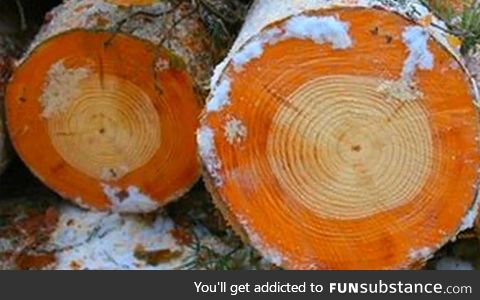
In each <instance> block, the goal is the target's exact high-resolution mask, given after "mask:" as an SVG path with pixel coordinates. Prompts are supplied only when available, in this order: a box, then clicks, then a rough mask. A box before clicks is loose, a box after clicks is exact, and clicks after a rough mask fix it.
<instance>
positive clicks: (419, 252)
mask: <svg viewBox="0 0 480 300" xmlns="http://www.w3.org/2000/svg"><path fill="white" fill-rule="evenodd" d="M433 252H434V251H432V249H430V248H427V247H424V248H420V249H415V250H411V251H410V253H409V255H408V256H409V257H410V258H411V259H413V260H416V261H424V260H427V259H429V258H430V257H432V256H433V254H434V253H433Z"/></svg>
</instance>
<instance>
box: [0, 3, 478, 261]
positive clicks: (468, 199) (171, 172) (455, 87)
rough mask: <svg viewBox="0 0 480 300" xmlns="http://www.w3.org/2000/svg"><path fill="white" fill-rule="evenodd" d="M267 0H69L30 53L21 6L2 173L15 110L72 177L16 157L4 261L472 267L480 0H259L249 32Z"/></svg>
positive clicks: (28, 140)
mask: <svg viewBox="0 0 480 300" xmlns="http://www.w3.org/2000/svg"><path fill="white" fill-rule="evenodd" d="M245 2H248V1H247V0H246V1H243V0H235V1H231V3H230V4H229V5H227V2H225V1H224V0H202V1H190V0H164V1H158V0H65V1H64V2H63V3H62V4H61V5H59V6H58V7H56V8H55V9H54V10H52V11H51V12H50V13H48V14H47V16H46V23H45V24H44V26H43V27H42V28H41V29H40V30H39V32H38V34H37V35H36V37H35V39H34V41H33V42H32V43H31V45H30V47H28V48H27V50H26V51H25V53H24V54H23V55H22V56H21V57H17V58H18V60H17V61H16V62H14V58H15V56H18V51H12V49H18V48H12V47H11V45H12V42H11V40H8V42H5V41H7V39H5V38H3V35H2V31H1V26H2V23H1V21H0V102H2V101H3V95H2V92H3V90H5V97H4V99H5V109H4V105H3V103H0V173H1V172H2V171H3V169H4V168H5V165H6V163H7V162H8V161H9V160H11V159H10V158H11V155H9V153H11V152H12V151H7V148H8V147H6V145H7V144H8V143H7V142H6V137H7V132H8V134H9V136H10V139H11V141H12V144H13V146H14V148H15V150H16V152H17V153H18V155H19V157H20V158H21V159H22V160H23V162H24V163H25V165H26V166H27V167H28V168H29V170H30V171H31V173H33V174H34V175H35V176H36V177H37V178H38V179H40V180H41V181H42V182H43V183H44V184H45V185H46V186H48V187H49V188H50V189H51V190H52V191H54V192H55V193H56V194H58V195H59V196H61V197H59V198H58V199H57V197H56V196H54V194H52V193H51V192H50V191H49V190H47V189H45V190H44V189H43V185H39V184H38V183H37V182H36V181H34V182H30V183H31V184H32V185H34V186H35V187H41V188H40V189H32V191H34V192H31V191H30V192H27V191H26V190H27V189H29V188H28V185H29V184H28V183H27V182H21V183H19V184H18V186H20V187H21V188H23V189H24V190H22V191H21V192H18V191H17V190H18V188H17V187H16V186H17V184H16V183H15V181H19V182H20V181H22V180H21V179H22V178H23V177H21V176H20V180H18V179H16V178H14V177H15V176H11V175H12V174H13V175H15V173H16V172H17V171H20V172H18V174H23V173H25V172H22V170H24V169H22V168H21V166H20V164H19V163H18V161H17V163H15V162H13V163H12V164H11V167H10V168H9V170H8V171H7V172H6V174H5V175H6V176H4V177H3V178H2V180H3V181H0V192H1V193H0V194H2V195H0V200H2V202H0V219H2V220H3V221H4V223H5V224H6V225H5V226H3V225H2V226H0V236H2V239H0V250H1V251H0V268H5V269H7V268H13V269H172V268H175V269H189V268H197V269H228V268H240V269H243V268H253V269H255V268H267V269H270V268H275V266H280V267H283V268H286V269H416V268H421V267H425V266H426V267H427V268H438V269H443V268H449V267H448V266H449V265H452V264H458V263H459V262H461V263H462V266H461V268H464V269H466V268H472V265H469V264H467V263H466V262H465V261H463V260H461V261H458V259H457V258H456V257H455V255H452V254H453V253H452V249H453V248H455V246H452V244H449V246H447V247H443V246H444V245H445V244H447V243H448V242H449V241H452V240H455V239H458V240H460V241H465V240H471V239H472V238H471V236H472V235H473V236H474V239H475V241H477V240H476V239H477V237H476V236H475V233H472V231H466V232H465V230H467V229H470V228H472V227H473V226H474V223H475V221H476V219H477V216H478V211H479V209H480V197H479V196H478V183H479V179H480V178H479V171H478V170H479V169H480V157H479V155H478V154H479V150H480V149H479V147H480V146H479V139H480V137H479V129H480V122H479V121H480V120H479V118H480V117H479V114H478V107H480V104H479V102H478V101H479V99H480V98H479V92H478V82H479V78H480V75H479V74H480V72H479V71H478V70H479V69H480V67H478V66H479V65H480V58H479V57H480V55H478V53H476V52H475V50H478V49H480V48H478V45H475V43H474V40H475V39H473V38H472V37H471V36H468V31H465V30H464V28H463V27H462V24H461V23H462V22H461V20H462V18H465V15H464V16H463V17H453V18H448V20H447V18H445V16H446V15H451V14H459V13H460V11H461V10H462V8H463V5H464V4H465V3H467V4H470V3H471V2H468V1H467V2H465V1H456V0H455V1H444V0H438V1H437V0H429V1H423V0H412V1H390V0H368V1H367V0H365V1H364V0H360V1H349V0H333V1H332V0H302V1H277V0H256V1H252V2H253V4H252V6H251V9H250V12H249V14H248V16H247V17H246V20H245V23H244V25H243V28H242V30H241V32H240V34H239V35H238V37H237V38H236V39H235V37H234V35H233V34H231V31H232V30H235V28H237V27H238V26H239V25H241V20H242V19H243V18H239V17H238V16H237V14H239V15H241V14H242V11H246V5H245ZM447 2H448V5H447ZM17 3H23V2H22V1H20V2H17ZM42 3H43V2H42ZM242 3H243V4H242ZM425 3H428V5H430V6H429V7H427V6H425ZM45 5H46V4H45ZM229 9H231V10H229ZM434 11H435V12H434ZM439 11H442V13H439ZM479 16H480V15H479ZM441 18H443V21H442V20H441ZM472 18H473V17H472ZM19 22H20V23H22V24H23V23H24V22H27V23H25V24H27V27H28V18H27V19H25V20H23V19H22V20H20V21H19ZM22 26H23V25H22ZM464 27H465V26H464ZM453 34H457V35H455V36H454V35H453ZM219 35H220V36H219ZM467 38H468V39H472V40H470V41H469V43H470V44H469V47H468V48H466V47H465V44H467V43H466V42H465V41H466V39H467ZM462 39H463V40H462ZM230 41H231V42H234V43H233V46H232V47H231V48H230V47H229V46H225V45H226V44H229V43H230ZM220 45H222V46H220ZM229 48H230V51H228V49H229ZM466 49H468V51H466ZM224 54H225V55H226V58H225V59H224V60H223V61H222V62H221V63H220V64H219V65H218V66H217V68H216V70H215V71H214V70H213V64H214V62H215V61H216V60H217V58H218V56H219V55H221V56H224ZM212 74H213V77H212ZM205 98H206V99H207V101H204V100H205ZM7 125H8V126H7ZM195 133H196V134H195ZM195 139H196V140H195ZM19 168H20V170H18V169H19ZM202 168H203V178H204V182H205V184H206V186H207V190H208V192H207V191H204V190H203V186H197V187H200V189H197V188H196V189H194V190H193V191H192V192H190V193H189V194H188V195H185V196H184V194H186V192H187V191H189V190H190V188H191V187H192V186H193V185H194V184H195V183H196V182H197V180H198V179H199V178H200V176H201V175H202ZM12 170H13V171H14V172H13V173H12ZM26 173H28V172H26ZM6 178H8V180H6ZM28 178H30V179H32V178H33V177H28ZM30 181H31V180H30ZM2 184H3V185H2ZM6 186H8V188H6ZM36 191H43V192H36ZM9 192H13V194H11V195H8V193H9ZM44 193H45V194H44ZM210 195H211V196H212V198H213V202H214V204H215V205H216V207H217V208H218V210H215V209H214V208H213V206H212V205H210V204H209V203H208V201H209V199H210ZM23 198H25V199H23ZM60 198H65V199H68V200H71V202H72V203H68V202H65V201H62V200H63V199H60ZM6 199H9V200H10V201H3V200H6ZM176 199H181V201H178V202H177V203H174V204H170V203H171V202H173V200H176ZM32 203H37V204H39V207H37V208H36V209H31V204H32ZM42 203H43V204H42ZM71 204H75V205H71ZM167 204H170V205H169V206H166V205H167ZM165 206H166V207H165ZM160 207H165V209H161V210H160V209H159V208H160ZM17 211H18V212H17ZM132 213H133V214H132ZM135 214H136V215H135ZM222 214H223V216H224V217H225V219H226V220H227V222H228V224H225V223H224V221H223V219H222V218H221V215H222ZM212 224H214V225H213V226H211V225H212ZM228 225H231V228H232V229H233V230H230V229H229V228H227V227H228ZM216 232H221V234H219V235H217V234H216ZM234 232H235V233H237V234H238V236H239V237H240V238H241V239H242V240H243V241H244V242H245V243H246V244H247V245H251V246H253V247H254V248H255V249H257V250H258V252H259V253H260V254H261V255H262V256H263V257H264V259H260V258H259V257H258V256H257V252H255V251H252V249H251V248H249V247H248V246H246V247H244V246H242V244H241V242H240V240H239V239H237V238H236V237H235V234H234ZM460 232H462V234H459V233H460ZM468 236H470V238H466V237H468ZM477 242H478V241H477ZM455 245H456V244H455ZM442 247H443V248H442ZM440 248H442V250H440V251H439V249H440ZM435 253H437V254H438V253H440V254H439V255H437V256H436V257H434V255H435ZM432 257H434V259H431V258H432ZM456 259H457V260H456ZM427 261H428V263H427ZM464 263H465V264H464Z"/></svg>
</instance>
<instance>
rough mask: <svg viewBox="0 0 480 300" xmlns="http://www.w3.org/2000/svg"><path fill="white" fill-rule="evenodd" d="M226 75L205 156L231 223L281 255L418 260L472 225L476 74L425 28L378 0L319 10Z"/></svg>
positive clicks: (282, 260) (334, 265)
mask: <svg viewBox="0 0 480 300" xmlns="http://www.w3.org/2000/svg"><path fill="white" fill-rule="evenodd" d="M295 18H297V19H295ZM292 20H296V21H302V22H300V24H296V23H294V25H295V26H293V25H291V23H292ZM366 20H375V21H374V24H372V23H371V22H367V21H366ZM289 22H290V23H289ZM310 23H312V24H316V26H312V28H315V29H319V28H320V29H322V30H319V31H315V30H313V29H310V27H309V26H307V25H308V24H310ZM288 24H290V27H289V26H288ZM293 33H295V34H293ZM217 75H218V74H217ZM217 77H218V80H214V85H213V87H212V96H211V97H210V99H211V101H210V102H209V103H208V104H207V107H206V109H205V114H204V117H203V119H202V121H201V125H202V128H203V129H204V130H203V134H201V135H200V136H201V137H202V138H200V139H199V141H198V142H199V145H200V155H201V157H202V158H203V162H204V165H205V166H206V173H207V176H209V177H214V178H220V179H221V184H217V185H214V186H213V188H212V189H213V190H214V194H216V195H218V197H217V198H219V199H220V200H219V201H220V202H222V205H220V206H223V207H224V209H223V211H227V215H229V220H231V222H232V223H234V224H235V225H234V226H233V227H234V228H242V230H241V231H242V232H244V233H245V234H246V235H247V236H248V238H249V240H250V242H251V243H252V245H253V246H255V247H256V248H257V249H258V250H260V252H262V254H264V255H265V256H266V257H267V258H270V259H271V260H272V261H273V262H274V263H277V264H280V265H282V266H284V267H286V268H292V269H318V268H321V269H395V268H418V267H420V266H421V265H422V264H423V263H424V262H425V261H426V260H427V259H428V258H429V257H431V255H432V254H433V253H434V252H435V251H436V250H437V249H439V248H440V247H441V246H442V245H443V244H444V243H446V242H447V241H449V240H450V239H451V238H452V237H453V236H455V235H456V233H457V232H458V230H459V227H462V228H463V227H465V226H468V227H470V226H471V225H472V224H471V223H472V220H473V219H474V216H470V215H467V217H465V218H464V216H465V214H466V213H467V212H468V211H474V212H476V211H477V210H478V206H477V205H475V206H474V207H473V208H472V203H473V202H474V200H473V199H474V197H475V193H476V190H477V188H478V186H477V185H478V168H479V163H480V161H479V159H478V151H479V147H478V143H477V140H478V136H479V128H478V122H479V121H478V115H477V110H476V107H475V104H474V103H475V100H476V99H475V97H474V96H473V95H472V92H471V91H472V86H471V83H472V81H471V79H470V78H469V76H468V74H466V73H465V72H464V70H463V67H462V66H461V65H460V63H459V62H458V61H457V60H456V58H455V57H454V55H452V53H450V52H449V51H447V50H446V49H445V48H444V47H443V46H442V45H441V44H440V43H437V42H436V40H434V39H433V38H432V37H431V36H430V35H429V33H428V32H427V30H425V29H424V28H422V27H420V26H417V25H416V24H414V23H413V22H411V21H409V20H407V19H406V18H403V17H401V16H399V15H398V14H396V13H391V12H388V11H385V10H380V9H367V8H358V9H352V8H349V9H341V8H336V9H332V10H324V11H319V12H315V13H314V12H309V13H308V14H306V15H303V16H295V17H292V18H290V19H287V20H284V21H281V22H278V23H275V24H272V25H271V26H270V27H268V28H265V29H264V30H262V31H261V32H260V33H259V34H258V35H257V36H255V37H254V38H252V39H251V40H250V41H248V42H247V43H246V44H245V45H244V46H243V47H240V48H239V49H238V51H237V52H235V53H232V55H231V57H230V60H229V61H227V62H226V68H225V70H224V72H223V73H221V74H220V76H217ZM445 78H449V80H448V82H445ZM438 82H442V84H443V87H444V88H443V89H442V90H439V89H438ZM451 99H455V101H452V100H451ZM460 120H462V121H460ZM206 137H208V139H207V138H206ZM206 141H208V143H207V142H206ZM202 149H203V150H204V151H203V152H202ZM447 149H448V150H447ZM207 150H208V151H207ZM212 158H214V159H212ZM460 178H461V179H460ZM452 199H455V201H452ZM432 218H433V219H435V220H436V221H435V223H432V222H431V220H432ZM462 218H464V220H463V223H464V224H466V225H464V226H461V223H462Z"/></svg>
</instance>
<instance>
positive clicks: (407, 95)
mask: <svg viewBox="0 0 480 300" xmlns="http://www.w3.org/2000/svg"><path fill="white" fill-rule="evenodd" d="M378 91H379V92H380V93H382V94H384V95H385V96H386V97H387V101H393V100H398V101H402V102H408V101H414V100H418V99H421V98H422V97H423V93H422V92H420V91H419V90H418V89H417V88H416V85H415V83H414V82H408V81H406V80H404V79H400V80H396V81H393V80H387V81H383V82H382V83H381V84H380V85H379V87H378Z"/></svg>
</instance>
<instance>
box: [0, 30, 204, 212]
mask: <svg viewBox="0 0 480 300" xmlns="http://www.w3.org/2000/svg"><path fill="white" fill-rule="evenodd" d="M111 36H112V34H111V33H107V32H88V31H84V30H75V31H70V32H66V33H63V34H61V35H59V36H56V37H54V38H52V39H50V40H48V41H46V42H44V43H42V44H41V45H40V46H39V47H38V48H37V49H35V50H34V51H33V53H31V55H30V56H29V57H28V58H27V59H26V61H25V62H24V63H22V65H21V66H20V67H19V68H18V69H17V70H16V72H15V74H14V76H13V78H12V79H11V83H10V84H9V86H8V89H7V97H6V105H7V119H8V127H9V130H10V135H11V139H12V141H13V144H14V146H15V148H16V150H17V152H18V154H19V155H20V157H21V158H22V159H23V160H24V161H25V163H26V164H27V165H28V166H29V167H30V168H31V170H32V172H33V173H35V174H36V175H37V176H38V177H39V178H40V179H41V180H42V181H43V182H44V183H45V184H47V185H48V186H49V187H51V188H52V189H54V190H55V191H57V192H58V193H59V194H60V195H62V196H63V197H66V198H69V199H76V198H78V197H80V198H81V199H82V202H83V204H85V205H88V206H89V207H92V208H96V209H102V210H103V209H109V208H110V202H109V201H108V199H107V197H106V196H105V194H104V192H103V188H102V186H101V183H102V182H100V181H99V180H98V179H95V178H92V177H89V176H86V175H85V174H83V173H81V172H79V171H78V170H76V169H74V168H72V167H71V166H70V165H69V164H67V163H66V162H65V161H64V160H63V159H62V157H61V156H60V155H59V154H58V153H57V152H56V151H55V149H54V147H53V146H52V143H51V140H50V138H49V135H48V129H47V125H46V124H47V122H46V120H45V118H43V117H42V116H41V113H42V107H41V105H40V101H39V99H40V97H41V95H42V89H43V87H44V85H45V80H46V74H47V72H48V70H49V68H50V67H51V65H52V64H54V63H55V62H57V61H59V60H62V59H65V64H66V67H67V68H74V67H82V66H87V65H88V66H89V67H90V68H93V70H94V71H95V73H97V74H102V72H103V74H111V75H114V76H117V77H120V78H123V79H126V80H128V81H130V82H131V83H133V84H135V85H137V86H138V87H140V88H141V89H142V90H143V91H144V92H145V93H146V94H148V96H149V97H150V99H151V100H152V101H153V104H154V106H155V108H156V112H157V114H158V116H159V119H160V124H161V126H162V128H161V134H162V137H161V141H162V143H161V146H160V147H159V149H158V151H157V152H156V153H155V155H154V157H153V158H152V159H151V160H150V161H149V162H148V163H147V164H146V165H145V166H143V167H141V168H139V169H137V170H135V171H133V172H132V173H130V174H127V175H126V176H125V177H123V178H121V179H120V180H119V181H116V182H113V183H112V186H116V187H119V188H122V189H127V188H128V187H129V186H136V187H138V188H139V189H140V190H141V191H142V193H144V194H146V195H148V196H150V197H151V198H152V199H154V200H156V201H158V203H159V204H165V203H166V202H167V201H170V200H173V199H174V198H175V196H179V193H182V192H184V191H185V190H186V189H188V188H189V187H190V186H191V185H193V183H194V182H195V181H196V180H197V179H198V177H199V175H200V170H199V165H198V162H197V158H196V155H195V153H196V144H195V138H194V132H195V130H196V128H197V125H198V121H197V116H198V114H199V112H200V109H201V108H200V104H199V103H200V101H199V99H198V96H197V94H196V93H195V91H194V84H193V82H192V79H191V78H190V76H189V75H188V73H187V72H186V71H185V70H174V69H165V70H155V68H154V66H155V62H156V61H157V59H158V58H159V57H162V58H164V59H167V60H168V57H169V55H168V53H167V52H166V51H165V50H162V49H161V48H158V47H156V46H154V45H153V44H151V43H149V42H146V41H142V40H139V39H136V38H133V37H131V36H127V35H124V34H120V33H119V34H117V35H116V37H115V38H114V39H111ZM106 41H110V43H105V42H106ZM105 61H108V62H109V63H108V65H107V64H105V63H104V62H105ZM156 81H157V82H158V83H159V84H160V86H161V91H160V90H159V89H158V88H157V87H156ZM166 149H169V150H168V151H166ZM172 149H173V150H172Z"/></svg>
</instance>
